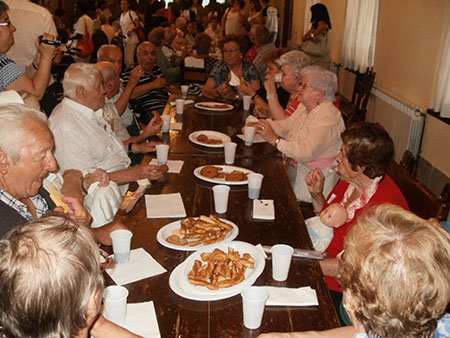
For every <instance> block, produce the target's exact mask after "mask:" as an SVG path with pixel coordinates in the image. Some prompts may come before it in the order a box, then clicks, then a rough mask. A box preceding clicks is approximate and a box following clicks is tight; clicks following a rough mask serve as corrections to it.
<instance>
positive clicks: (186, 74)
mask: <svg viewBox="0 0 450 338" xmlns="http://www.w3.org/2000/svg"><path fill="white" fill-rule="evenodd" d="M181 74H182V75H181V77H182V79H181V81H182V82H183V83H201V84H204V83H205V82H206V80H208V74H207V73H206V72H205V70H203V69H199V68H187V67H183V69H182V73H181Z"/></svg>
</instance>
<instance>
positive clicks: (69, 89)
mask: <svg viewBox="0 0 450 338" xmlns="http://www.w3.org/2000/svg"><path fill="white" fill-rule="evenodd" d="M97 76H100V77H102V74H101V73H100V71H99V70H98V69H97V68H95V65H93V64H91V63H84V62H77V63H73V64H71V65H70V66H69V68H67V70H66V72H65V73H64V79H63V81H62V84H63V89H64V95H65V96H67V97H68V98H69V99H74V98H75V95H76V89H77V87H78V86H80V87H83V88H85V89H91V88H92V86H93V85H94V82H95V79H96V77H97Z"/></svg>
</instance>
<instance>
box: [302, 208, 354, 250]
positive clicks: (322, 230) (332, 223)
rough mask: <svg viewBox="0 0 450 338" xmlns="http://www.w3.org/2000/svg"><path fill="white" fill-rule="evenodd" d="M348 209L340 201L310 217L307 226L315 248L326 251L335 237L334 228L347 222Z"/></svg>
mask: <svg viewBox="0 0 450 338" xmlns="http://www.w3.org/2000/svg"><path fill="white" fill-rule="evenodd" d="M347 217H348V214H347V210H346V209H345V208H344V207H343V206H342V205H340V204H338V203H333V204H330V205H329V206H328V207H327V208H325V209H324V210H322V212H321V213H320V215H319V216H316V217H311V218H308V219H307V220H306V221H305V223H306V228H307V229H308V233H309V237H311V241H312V243H313V245H314V249H315V250H318V251H325V250H326V249H327V248H328V245H329V244H330V242H331V240H332V239H333V228H339V227H340V226H341V225H344V223H345V222H347Z"/></svg>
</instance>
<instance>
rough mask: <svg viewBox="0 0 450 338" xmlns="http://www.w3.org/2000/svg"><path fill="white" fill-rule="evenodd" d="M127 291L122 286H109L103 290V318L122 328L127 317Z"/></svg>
mask: <svg viewBox="0 0 450 338" xmlns="http://www.w3.org/2000/svg"><path fill="white" fill-rule="evenodd" d="M127 298H128V290H127V289H126V288H124V287H123V286H119V285H111V286H108V287H107V288H105V290H103V304H104V306H105V316H106V318H107V319H109V320H110V321H112V322H114V323H116V324H118V325H121V326H124V325H125V319H126V316H127Z"/></svg>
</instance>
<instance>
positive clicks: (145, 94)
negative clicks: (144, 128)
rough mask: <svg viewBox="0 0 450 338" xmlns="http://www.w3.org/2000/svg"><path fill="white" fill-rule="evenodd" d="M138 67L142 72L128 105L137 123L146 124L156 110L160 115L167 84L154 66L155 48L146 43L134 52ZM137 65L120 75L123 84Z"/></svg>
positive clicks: (160, 72) (167, 96)
mask: <svg viewBox="0 0 450 338" xmlns="http://www.w3.org/2000/svg"><path fill="white" fill-rule="evenodd" d="M136 57H137V62H138V65H139V66H141V67H142V69H143V70H144V75H143V76H142V77H141V78H140V79H139V82H138V84H137V86H136V87H135V88H134V90H133V93H132V94H131V100H130V104H131V107H132V108H133V111H134V113H135V114H136V116H138V118H139V121H140V122H141V123H143V124H148V123H149V121H150V120H151V119H152V117H153V116H150V115H152V114H150V112H152V111H154V110H156V111H158V112H159V113H162V111H163V109H164V107H165V105H166V103H167V99H168V98H169V94H168V92H167V90H166V88H165V86H166V84H167V82H166V79H165V78H164V76H163V73H162V71H161V69H160V68H159V67H158V66H156V64H155V62H156V46H155V45H154V44H153V43H151V42H148V41H145V42H143V43H141V44H140V45H139V46H138V48H137V52H136ZM138 65H133V66H131V67H130V68H128V69H127V70H126V71H125V72H124V73H123V74H122V80H123V81H124V83H125V84H127V83H128V82H129V81H130V76H131V72H132V71H133V69H134V68H135V67H137V66H138Z"/></svg>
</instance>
